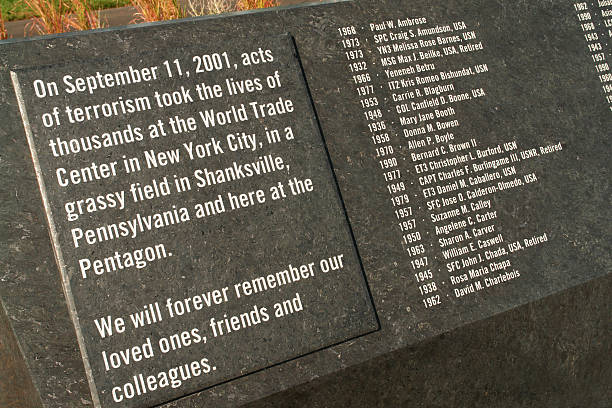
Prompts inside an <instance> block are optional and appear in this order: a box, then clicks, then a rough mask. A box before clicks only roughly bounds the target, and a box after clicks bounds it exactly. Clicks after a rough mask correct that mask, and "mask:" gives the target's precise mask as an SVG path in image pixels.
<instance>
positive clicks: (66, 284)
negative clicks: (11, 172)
mask: <svg viewBox="0 0 612 408" xmlns="http://www.w3.org/2000/svg"><path fill="white" fill-rule="evenodd" d="M11 80H12V82H13V88H14V89H15V96H16V97H17V105H18V106H19V113H20V114H21V119H22V121H23V127H24V130H25V134H26V138H27V141H28V146H29V148H30V154H31V155H32V161H33V163H34V171H35V173H36V179H37V181H38V187H39V190H40V193H41V197H42V201H43V206H44V208H45V215H46V217H47V223H48V225H49V235H50V236H51V243H52V245H53V253H54V254H55V261H56V263H57V265H58V267H59V270H60V275H61V278H62V288H63V291H64V297H65V298H66V303H67V306H68V311H69V312H70V317H71V318H72V323H73V324H74V326H75V329H76V337H77V342H78V343H79V349H80V351H81V357H82V359H83V365H84V367H85V374H86V375H87V381H88V382H89V388H90V390H91V397H92V400H93V404H94V406H95V407H96V408H101V407H102V406H101V405H100V398H99V396H98V390H97V388H96V384H95V382H94V379H93V373H92V370H91V365H90V363H89V357H88V356H87V351H86V349H85V340H84V338H83V333H82V331H81V324H80V322H79V317H78V315H77V312H76V306H75V304H74V297H73V295H72V289H71V287H70V280H69V278H68V276H67V274H66V268H65V265H64V257H63V254H62V251H61V248H60V246H59V239H58V233H57V229H56V227H55V223H54V222H53V217H52V215H51V206H50V204H49V200H48V197H47V194H46V188H45V182H44V180H43V177H42V169H41V167H40V162H39V160H38V154H37V152H36V148H35V147H34V137H33V134H32V128H31V126H30V120H29V118H28V113H27V110H26V106H25V101H24V99H23V94H22V92H21V84H20V83H19V77H18V76H17V73H16V72H14V71H11Z"/></svg>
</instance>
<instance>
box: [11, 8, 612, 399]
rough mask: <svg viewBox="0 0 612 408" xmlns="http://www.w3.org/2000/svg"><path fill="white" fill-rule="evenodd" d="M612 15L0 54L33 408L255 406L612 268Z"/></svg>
mask: <svg viewBox="0 0 612 408" xmlns="http://www.w3.org/2000/svg"><path fill="white" fill-rule="evenodd" d="M510 10H512V12H510ZM610 13H612V6H607V5H605V4H599V3H593V2H584V3H581V2H579V3H563V4H562V5H559V4H556V5H553V4H551V3H549V2H533V3H530V4H514V3H511V2H493V1H488V0H480V1H452V2H444V3H443V2H437V1H433V2H426V1H412V2H404V1H388V2H368V1H354V2H353V1H350V2H341V3H329V4H321V5H310V6H306V7H288V8H280V9H274V10H270V11H262V12H256V13H238V14H235V15H229V16H223V17H220V18H196V19H187V20H177V21H172V22H165V23H159V24H149V25H141V26H136V27H125V28H119V29H108V30H98V31H93V32H85V33H75V34H68V35H58V36H47V37H41V38H37V39H33V40H23V41H8V42H4V43H1V44H0V50H2V52H0V61H1V67H2V69H1V71H0V75H1V78H0V101H1V103H2V109H1V110H0V112H1V113H0V114H1V115H2V116H1V117H0V121H1V122H2V123H3V124H4V125H3V126H2V128H1V129H0V137H1V138H2V152H3V153H2V161H1V162H0V169H1V171H2V174H3V179H4V180H6V181H7V182H6V185H5V186H4V187H3V190H2V201H3V208H4V210H3V211H4V214H5V216H4V217H3V223H5V225H4V227H3V231H5V232H4V233H3V238H2V263H3V266H2V268H3V269H2V275H1V277H2V285H1V286H0V299H1V300H2V305H3V308H4V312H5V313H6V315H7V317H8V322H9V323H8V325H9V326H10V328H11V331H12V333H10V335H11V336H14V338H15V339H16V342H17V343H18V348H19V350H20V354H21V355H20V356H19V358H20V359H21V360H22V361H23V362H24V367H26V368H25V371H26V374H27V376H28V378H30V379H31V380H32V384H33V386H34V388H35V389H36V390H37V393H38V395H37V398H38V399H39V400H40V405H41V406H44V407H66V406H85V405H93V406H95V407H114V406H126V407H153V406H167V407H192V406H193V407H195V406H202V405H203V404H208V403H215V404H217V405H218V406H235V405H240V404H242V403H245V402H249V401H254V400H257V399H260V398H262V397H264V396H266V395H269V394H271V393H274V392H277V391H280V390H284V389H287V388H290V387H292V386H294V385H297V384H300V383H303V382H306V381H309V380H311V379H313V378H317V377H319V376H322V375H326V374H329V373H333V372H335V371H337V370H339V369H341V368H344V367H347V366H351V365H354V364H357V363H360V362H364V361H368V360H369V359H371V358H373V357H376V356H380V355H383V354H386V353H389V352H393V351H396V350H401V349H402V348H405V347H406V346H408V345H414V344H417V343H418V342H419V341H421V340H423V339H427V338H431V337H432V336H436V335H438V334H440V333H443V332H446V331H449V330H451V329H453V328H455V327H458V326H462V325H464V324H466V323H469V322H473V321H477V320H480V319H484V318H487V317H490V316H492V315H495V314H498V313H500V312H503V311H506V310H509V309H512V308H514V307H516V306H519V305H522V304H525V303H527V302H531V301H534V300H537V299H541V298H543V297H545V296H547V295H551V294H553V293H556V292H558V291H560V290H563V289H567V288H570V287H573V286H575V285H578V284H581V283H584V282H587V281H590V280H592V279H595V278H598V277H603V276H605V275H607V274H609V272H610V242H611V240H610V226H611V222H610V221H611V219H612V218H611V214H610V190H609V168H610V160H609V156H610V140H609V131H610V124H611V115H612V113H611V112H610V111H611V110H612V102H611V101H612V88H611V84H612V79H610V75H612V74H610V68H609V65H608V62H607V55H608V53H609V51H610V45H609V39H610V38H611V37H612V32H610V31H609V30H608V29H607V28H606V27H608V25H609V24H610V22H609V21H608V20H610V19H609V18H608V17H609V15H610ZM611 21H612V20H611Z"/></svg>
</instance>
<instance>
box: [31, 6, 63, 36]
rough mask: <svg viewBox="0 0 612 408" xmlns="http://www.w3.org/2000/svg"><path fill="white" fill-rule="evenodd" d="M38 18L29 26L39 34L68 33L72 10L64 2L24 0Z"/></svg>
mask: <svg viewBox="0 0 612 408" xmlns="http://www.w3.org/2000/svg"><path fill="white" fill-rule="evenodd" d="M24 1H25V2H26V4H27V5H28V7H30V8H31V9H32V11H33V12H34V14H35V15H36V17H34V18H33V19H32V22H31V23H30V24H29V25H30V27H31V28H33V29H34V31H36V32H37V33H39V34H55V33H63V32H65V31H68V29H69V23H68V13H70V8H69V7H68V5H67V4H66V3H65V2H64V0H24Z"/></svg>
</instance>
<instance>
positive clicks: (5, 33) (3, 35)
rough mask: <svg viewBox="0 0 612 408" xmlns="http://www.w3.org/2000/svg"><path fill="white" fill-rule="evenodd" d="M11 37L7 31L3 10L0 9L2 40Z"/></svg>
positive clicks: (0, 34) (0, 35) (0, 36)
mask: <svg viewBox="0 0 612 408" xmlns="http://www.w3.org/2000/svg"><path fill="white" fill-rule="evenodd" d="M7 38H9V36H8V33H7V32H6V27H5V26H4V19H3V18H2V10H0V40H6V39H7Z"/></svg>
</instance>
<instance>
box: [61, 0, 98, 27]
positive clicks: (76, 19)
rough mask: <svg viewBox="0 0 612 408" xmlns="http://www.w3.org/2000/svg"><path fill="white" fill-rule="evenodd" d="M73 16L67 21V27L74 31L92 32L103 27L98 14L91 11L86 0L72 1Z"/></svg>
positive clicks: (96, 11) (95, 11)
mask: <svg viewBox="0 0 612 408" xmlns="http://www.w3.org/2000/svg"><path fill="white" fill-rule="evenodd" d="M71 4H72V12H73V14H72V15H71V16H70V18H69V19H68V27H69V28H72V29H75V30H93V29H96V28H102V27H104V24H102V22H101V21H100V12H99V11H98V10H93V9H92V8H91V6H90V5H89V3H87V0H72V1H71Z"/></svg>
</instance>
